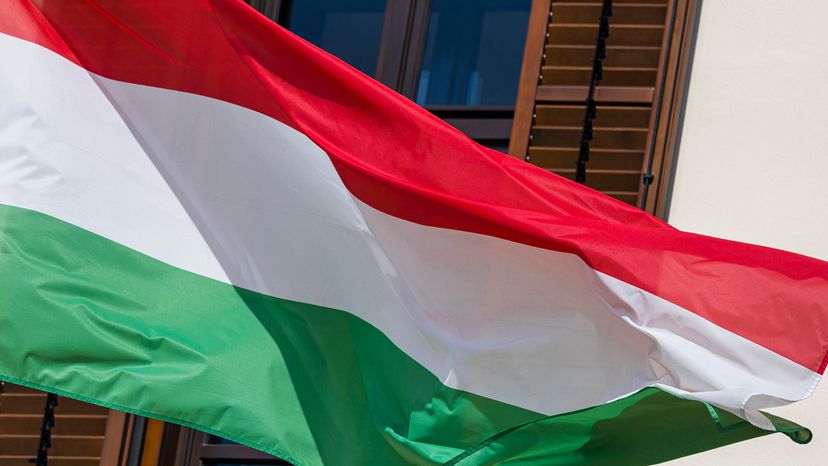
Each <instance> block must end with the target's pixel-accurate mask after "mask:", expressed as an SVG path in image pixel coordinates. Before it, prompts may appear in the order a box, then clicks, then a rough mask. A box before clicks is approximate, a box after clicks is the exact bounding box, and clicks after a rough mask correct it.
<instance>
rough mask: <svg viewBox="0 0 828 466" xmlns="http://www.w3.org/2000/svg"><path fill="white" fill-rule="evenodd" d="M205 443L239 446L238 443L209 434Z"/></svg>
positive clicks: (205, 437)
mask: <svg viewBox="0 0 828 466" xmlns="http://www.w3.org/2000/svg"><path fill="white" fill-rule="evenodd" d="M204 443H206V444H209V445H238V443H236V442H234V441H232V440H227V439H226V438H223V437H219V436H218V435H213V434H207V435H205V436H204Z"/></svg>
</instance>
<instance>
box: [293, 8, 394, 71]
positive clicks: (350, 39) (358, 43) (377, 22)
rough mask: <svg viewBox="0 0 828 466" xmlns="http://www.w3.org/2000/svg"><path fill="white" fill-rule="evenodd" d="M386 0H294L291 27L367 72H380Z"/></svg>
mask: <svg viewBox="0 0 828 466" xmlns="http://www.w3.org/2000/svg"><path fill="white" fill-rule="evenodd" d="M385 2H386V0H294V1H292V2H290V11H289V13H288V18H287V26H288V29H290V30H291V31H293V32H295V33H296V34H298V35H299V36H301V37H302V38H304V39H305V40H307V41H309V42H312V43H313V44H315V45H317V46H319V47H321V48H323V49H325V50H326V51H328V52H330V53H332V54H334V55H336V56H337V57H339V58H341V59H342V60H344V61H346V62H348V63H349V64H351V65H352V66H354V67H356V68H357V69H359V70H360V71H362V72H363V73H365V74H367V75H369V76H374V74H375V73H376V71H377V57H378V55H379V44H380V35H381V34H382V22H383V18H384V16H385Z"/></svg>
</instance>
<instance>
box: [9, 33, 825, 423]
mask: <svg viewBox="0 0 828 466" xmlns="http://www.w3.org/2000/svg"><path fill="white" fill-rule="evenodd" d="M0 51H2V56H3V57H4V60H5V62H6V63H12V64H13V65H12V66H6V67H4V68H3V69H2V71H0V100H2V102H3V105H2V106H0V203H5V204H9V205H14V206H19V207H24V208H28V209H33V210H37V211H40V212H43V213H46V214H49V215H52V216H54V217H57V218H60V219H62V220H65V221H67V222H70V223H72V224H75V225H77V226H79V227H82V228H85V229H87V230H90V231H93V232H95V233H98V234H100V235H103V236H105V237H107V238H109V239H111V240H113V241H116V242H118V243H120V244H123V245H126V246H129V247H131V248H133V249H136V250H138V251H140V252H142V253H144V254H147V255H149V256H152V257H154V258H157V259H159V260H162V261H164V262H166V263H169V264H171V265H174V266H176V267H180V268H182V269H185V270H189V271H192V272H195V273H198V274H201V275H205V276H208V277H211V278H214V279H216V280H221V281H224V282H229V283H233V284H235V285H238V286H241V287H244V288H249V289H252V290H255V291H259V292H262V293H267V294H270V295H273V296H278V297H281V298H286V299H291V300H296V301H302V302H307V303H311V304H317V305H322V306H328V307H331V308H336V309H340V310H345V311H347V312H351V313H353V314H354V315H356V316H359V317H360V318H362V319H364V320H366V321H367V322H369V323H371V324H372V325H374V326H375V327H377V328H379V329H380V330H381V331H382V332H383V333H385V334H386V335H387V336H388V337H389V338H390V339H391V340H392V341H393V342H394V343H395V344H396V345H397V346H398V347H400V348H401V349H402V350H403V351H405V352H406V353H407V354H408V355H409V356H411V357H412V358H414V359H415V360H417V361H418V362H419V363H420V364H422V365H423V366H425V367H426V368H427V369H428V370H430V371H431V372H433V373H434V374H435V375H437V376H438V377H439V378H440V379H441V380H442V381H443V382H444V383H445V384H446V385H448V386H450V387H453V388H457V389H462V390H467V391H469V392H473V393H476V394H479V395H483V396H487V397H490V398H493V399H497V400H500V401H503V402H506V403H510V404H513V405H516V406H520V407H524V408H527V409H531V410H534V411H537V412H541V413H545V414H554V413H560V412H566V411H570V410H574V409H580V408H585V407H589V406H593V405H596V404H600V403H604V402H607V401H609V400H612V399H615V398H618V397H620V396H623V395H625V394H628V393H631V392H634V391H636V390H638V389H640V388H643V387H646V386H650V385H654V384H658V385H660V386H663V387H665V388H668V389H671V390H673V391H674V392H677V393H682V394H685V395H686V396H691V397H696V398H699V399H702V400H706V401H709V402H712V403H713V404H715V405H717V406H720V407H722V408H725V409H728V410H731V411H733V412H737V413H739V414H741V415H742V416H746V417H749V418H751V420H753V421H754V422H756V423H759V424H762V425H764V426H765V427H768V426H769V424H768V423H767V421H765V420H764V418H763V417H756V416H757V415H756V414H755V412H754V411H752V410H754V409H758V408H762V407H764V406H765V405H768V404H773V403H776V401H775V400H776V399H785V400H797V399H801V398H803V397H805V396H807V395H808V394H809V393H810V391H811V390H812V388H813V385H814V384H815V382H816V380H818V376H817V374H815V373H814V372H813V371H811V370H808V369H806V368H804V367H802V366H800V365H798V364H796V363H794V362H792V361H790V360H788V359H786V358H784V357H781V356H779V355H777V354H775V353H773V352H771V351H769V350H767V349H765V348H764V347H762V346H760V345H757V344H755V343H753V342H751V341H749V340H747V339H744V338H742V337H740V336H737V335H735V334H733V333H731V332H728V331H726V330H724V329H722V328H720V327H717V326H716V325H714V324H712V323H710V322H709V321H707V320H705V319H702V318H700V317H698V316H697V315H695V314H693V313H691V312H689V311H687V310H685V309H682V308H680V307H678V306H676V305H674V304H671V303H669V302H667V301H665V300H663V299H661V298H659V297H657V296H654V295H652V294H650V293H647V292H645V291H642V290H640V289H638V288H636V287H633V286H632V285H629V284H627V283H624V282H621V281H619V280H617V279H615V278H612V277H609V276H607V275H605V274H602V273H599V272H596V271H594V270H592V269H591V268H589V267H588V266H587V265H586V264H584V263H583V262H582V261H581V260H580V259H579V258H578V257H576V256H574V255H570V254H564V253H559V252H553V251H547V250H543V249H538V248H533V247H530V246H525V245H521V244H517V243H512V242H509V241H505V240H501V239H497V238H491V237H486V236H482V235H476V234H471V233H466V232H460V231H453V230H445V229H438V228H432V227H426V226H422V225H417V224H414V223H410V222H407V221H404V220H401V219H398V218H395V217H392V216H389V215H386V214H384V213H382V212H379V211H377V210H374V209H373V208H371V207H369V206H367V205H365V204H363V203H361V202H359V201H357V200H355V199H354V198H353V197H352V196H351V195H350V193H349V192H348V191H347V189H346V188H345V186H344V185H343V184H342V182H341V180H340V179H339V177H338V175H337V173H336V172H335V170H334V168H333V167H332V165H331V163H330V160H329V159H328V157H327V156H326V155H325V154H324V153H323V152H322V151H321V150H320V149H319V148H318V147H317V146H315V145H314V144H313V143H312V142H311V141H310V140H309V139H307V138H306V137H305V136H304V135H302V134H300V133H298V132H296V131H295V130H293V129H291V128H289V127H287V126H285V125H283V124H282V123H279V122H277V121H275V120H273V119H271V118H269V117H267V116H264V115H261V114H259V113H256V112H253V111H250V110H247V109H244V108H241V107H238V106H235V105H232V104H228V103H225V102H222V101H218V100H214V99H210V98H206V97H202V96H196V95H191V94H186V93H181V92H176V91H169V90H163V89H156V88H150V87H146V86H139V85H134V84H126V83H123V82H118V81H112V80H108V79H105V78H101V77H98V76H95V75H93V74H90V73H88V72H86V71H85V70H83V69H82V68H80V67H78V66H76V65H74V64H72V63H70V62H68V61H66V60H64V59H63V58H61V57H59V56H58V55H56V54H54V53H52V52H50V51H47V50H45V49H43V48H40V47H39V46H36V45H33V44H30V43H28V42H24V41H21V40H18V39H15V38H11V37H9V36H5V35H0ZM765 395H767V396H770V397H772V398H773V399H768V398H767V396H765ZM763 400H764V401H763ZM746 404H747V405H749V408H750V409H751V411H750V412H742V410H743V408H744V407H745V406H746Z"/></svg>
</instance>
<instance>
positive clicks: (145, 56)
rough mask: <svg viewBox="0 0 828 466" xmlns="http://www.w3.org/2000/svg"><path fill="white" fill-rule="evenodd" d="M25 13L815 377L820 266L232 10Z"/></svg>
mask: <svg viewBox="0 0 828 466" xmlns="http://www.w3.org/2000/svg"><path fill="white" fill-rule="evenodd" d="M35 4H36V5H37V6H38V9H39V11H37V10H35V9H33V8H31V6H30V5H29V4H28V3H25V2H21V1H20V0H0V8H2V11H3V12H4V14H3V15H2V16H0V31H2V32H6V33H8V34H11V35H15V36H17V37H20V38H23V39H26V40H30V41H32V42H36V43H38V44H40V45H43V46H44V47H48V48H50V49H52V50H53V51H55V52H56V53H59V54H61V55H63V56H65V57H67V58H69V59H70V60H73V61H74V62H75V63H78V64H80V65H81V66H83V67H85V68H87V69H88V70H90V71H93V72H95V73H97V74H100V75H103V76H106V77H109V78H112V79H117V80H120V81H126V82H132V83H139V84H144V85H151V86H157V87H162V88H167V89H174V90H179V91H185V92H191V93H195V94H201V95H205V96H209V97H213V98H217V99H221V100H224V101H227V102H231V103H235V104H238V105H241V106H244V107H247V108H250V109H253V110H256V111H258V112H261V113H264V114H267V115H269V116H271V117H273V118H275V119H278V120H280V121H282V122H284V123H286V124H288V125H290V126H292V127H294V128H296V129H297V130H299V131H301V132H303V133H305V134H306V135H308V136H309V137H310V138H311V139H312V140H313V141H314V142H316V143H317V144H318V145H319V146H320V147H322V148H323V149H324V150H325V151H326V152H327V153H328V154H329V156H330V157H331V159H332V160H333V162H334V164H335V166H336V168H337V170H338V171H339V173H340V175H341V176H342V179H343V180H344V182H345V184H346V185H347V186H348V189H350V190H351V192H353V193H354V195H356V196H357V197H359V198H360V199H361V200H362V201H363V202H366V203H368V204H370V205H372V206H373V207H375V208H377V209H380V210H382V211H384V212H386V213H388V214H390V215H394V216H396V217H400V218H403V219H406V220H410V221H413V222H417V223H421V224H425V225H432V226H437V227H443V228H451V229H456V230H464V231H469V232H475V233H480V234H485V235H491V236H496V237H500V238H504V239H507V240H511V241H517V242H521V243H525V244H529V245H532V246H537V247H540V248H546V249H552V250H558V251H565V252H570V253H573V254H577V255H579V256H580V257H581V258H583V259H584V260H585V261H586V262H587V263H588V264H589V265H590V266H591V267H593V268H594V269H596V270H599V271H601V272H604V273H606V274H609V275H612V276H614V277H616V278H619V279H621V280H623V281H625V282H628V283H630V284H632V285H635V286H637V287H639V288H641V289H644V290H647V291H649V292H651V293H654V294H656V295H659V296H661V297H663V298H665V299H667V300H669V301H671V302H673V303H676V304H678V305H680V306H682V307H684V308H686V309H688V310H691V311H693V312H695V313H697V314H699V315H701V316H703V317H704V318H706V319H708V320H710V321H712V322H714V323H716V324H718V325H719V326H721V327H724V328H726V329H728V330H731V331H733V332H735V333H737V334H739V335H742V336H744V337H746V338H749V339H751V340H753V341H754V342H756V343H758V344H761V345H763V346H765V347H767V348H769V349H771V350H773V351H776V352H777V353H779V354H781V355H784V356H786V357H788V358H789V359H791V360H793V361H796V362H798V363H800V364H802V365H803V366H805V367H808V368H810V369H812V370H815V371H816V370H818V371H820V372H822V371H824V369H825V361H824V355H825V354H826V350H828V264H826V263H825V262H821V261H818V260H815V259H810V258H807V257H803V256H799V255H795V254H791V253H786V252H782V251H776V250H772V249H768V248H763V247H758V246H750V245H746V244H741V243H735V242H730V241H724V240H718V239H713V238H708V237H704V236H700V235H694V234H688V233H682V232H679V231H677V230H675V229H673V228H671V227H669V226H667V225H666V224H664V223H663V222H661V221H659V220H657V219H655V218H653V217H651V216H649V215H647V214H645V213H643V212H641V211H639V210H637V209H634V208H631V207H629V206H627V205H625V204H623V203H620V202H617V201H615V200H613V199H610V198H608V197H606V196H603V195H601V194H599V193H596V192H595V191H592V190H590V189H587V188H584V187H582V186H580V185H577V184H575V183H572V182H569V181H567V180H564V179H562V178H560V177H557V176H555V175H552V174H550V173H548V172H546V171H544V170H541V169H539V168H536V167H533V166H531V165H529V164H525V163H523V162H520V161H518V160H515V159H513V158H510V157H508V156H505V155H503V154H500V153H497V152H495V151H491V150H489V149H486V148H483V147H481V146H478V145H476V144H475V143H473V142H472V141H470V140H469V139H468V138H466V137H465V136H463V135H462V134H460V133H459V132H457V131H456V130H454V129H452V128H451V127H449V126H448V125H446V124H444V123H443V122H442V121H440V120H438V119H436V118H434V117H433V116H431V115H430V114H428V113H427V112H426V111H424V110H422V109H421V108H419V107H417V106H416V105H414V104H412V103H411V102H409V101H408V100H406V99H404V98H402V97H400V96H398V95H396V94H395V93H393V92H392V91H390V90H388V89H386V88H384V87H383V86H381V85H380V84H378V83H376V82H374V81H372V80H370V79H368V78H366V77H364V76H362V75H361V74H360V73H358V72H356V71H354V70H353V69H351V68H350V67H348V66H347V65H344V64H343V63H342V62H340V61H339V60H337V59H335V58H333V57H330V56H328V55H327V54H325V53H323V52H320V51H319V50H317V49H316V48H315V47H313V46H311V45H309V44H307V43H306V42H304V41H302V40H300V39H297V38H296V37H295V36H293V35H292V34H290V33H289V32H287V31H285V30H283V29H282V28H280V27H278V26H276V25H274V24H273V23H271V22H270V21H268V20H267V19H265V18H264V17H262V16H261V15H259V14H258V13H256V12H255V11H253V10H252V9H250V8H249V7H247V6H246V5H245V4H243V3H242V2H241V1H240V0H176V1H172V2H171V1H167V0H152V1H151V0H143V1H129V2H125V1H123V0H98V1H92V0H86V1H85V2H81V1H76V2H54V1H45V0H41V1H38V2H35ZM41 12H42V15H41Z"/></svg>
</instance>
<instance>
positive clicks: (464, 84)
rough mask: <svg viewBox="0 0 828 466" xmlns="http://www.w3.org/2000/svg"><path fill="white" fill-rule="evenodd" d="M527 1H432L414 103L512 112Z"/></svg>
mask: <svg viewBox="0 0 828 466" xmlns="http://www.w3.org/2000/svg"><path fill="white" fill-rule="evenodd" d="M530 4H531V1H530V0H432V2H431V11H430V14H429V19H428V29H427V33H426V40H425V50H424V53H423V60H422V65H421V68H420V76H419V84H418V87H417V96H416V101H417V103H418V104H420V105H470V106H511V105H514V102H515V96H516V95H517V85H518V78H519V76H520V65H521V61H522V58H523V55H522V53H521V52H522V51H523V44H524V41H525V40H526V27H527V23H528V21H529V6H530Z"/></svg>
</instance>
